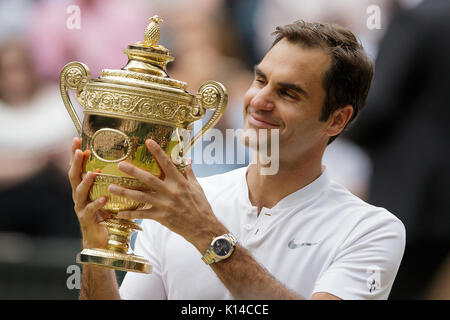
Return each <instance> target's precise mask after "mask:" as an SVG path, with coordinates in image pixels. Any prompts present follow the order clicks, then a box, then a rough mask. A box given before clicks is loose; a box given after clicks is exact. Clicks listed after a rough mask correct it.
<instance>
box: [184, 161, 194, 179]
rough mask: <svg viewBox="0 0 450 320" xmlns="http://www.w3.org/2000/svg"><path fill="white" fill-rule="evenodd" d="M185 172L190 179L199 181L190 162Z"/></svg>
mask: <svg viewBox="0 0 450 320" xmlns="http://www.w3.org/2000/svg"><path fill="white" fill-rule="evenodd" d="M184 174H185V176H186V179H188V181H192V182H197V178H196V177H195V174H194V171H193V170H192V165H191V164H189V165H187V166H186V168H184Z"/></svg>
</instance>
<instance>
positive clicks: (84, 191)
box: [73, 172, 95, 205]
mask: <svg viewBox="0 0 450 320" xmlns="http://www.w3.org/2000/svg"><path fill="white" fill-rule="evenodd" d="M94 178H95V173H93V172H88V173H87V174H86V175H85V176H84V178H83V180H82V181H81V182H80V184H79V185H78V186H77V188H76V189H75V194H74V199H73V200H74V201H75V205H83V204H85V203H86V202H87V201H88V196H89V190H90V189H91V186H92V184H93V183H94Z"/></svg>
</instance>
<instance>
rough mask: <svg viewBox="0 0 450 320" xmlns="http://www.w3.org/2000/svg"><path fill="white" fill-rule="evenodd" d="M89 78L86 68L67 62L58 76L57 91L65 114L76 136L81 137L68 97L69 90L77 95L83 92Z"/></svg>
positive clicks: (79, 125) (82, 65)
mask: <svg viewBox="0 0 450 320" xmlns="http://www.w3.org/2000/svg"><path fill="white" fill-rule="evenodd" d="M90 78H91V71H90V70H89V68H88V66H87V65H85V64H84V63H81V62H76V61H74V62H69V63H68V64H66V65H65V66H64V68H63V69H62V71H61V75H60V76H59V90H60V92H61V97H62V100H63V102H64V106H65V107H66V109H67V112H68V113H69V115H70V118H72V121H73V123H74V124H75V128H77V132H78V135H79V136H81V133H82V129H81V121H80V119H79V118H78V115H77V114H76V112H75V109H74V108H73V105H72V101H70V97H69V89H72V90H76V91H77V95H78V94H79V93H80V92H81V91H82V90H83V88H84V86H85V85H86V83H87V82H88V81H89V80H90Z"/></svg>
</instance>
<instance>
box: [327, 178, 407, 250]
mask: <svg viewBox="0 0 450 320" xmlns="http://www.w3.org/2000/svg"><path fill="white" fill-rule="evenodd" d="M328 200H329V201H330V205H331V206H332V208H330V209H331V211H334V212H335V214H336V215H338V216H339V217H340V219H338V221H339V222H340V223H343V224H345V225H346V226H347V228H349V229H350V230H349V237H348V239H347V240H349V241H350V240H357V239H361V238H362V237H364V238H378V237H380V236H382V237H387V238H391V239H396V241H397V242H398V243H399V246H400V247H404V244H405V241H406V240H405V238H406V230H405V226H404V225H403V223H402V221H401V220H400V219H398V218H397V217H396V216H395V215H394V214H393V213H391V212H389V211H388V210H387V209H386V208H383V207H378V206H375V205H372V204H369V203H367V202H365V201H363V200H362V199H360V198H359V197H357V196H355V195H353V194H352V193H351V192H350V191H348V190H347V189H346V188H345V187H343V186H342V185H340V184H338V183H336V182H333V181H332V182H331V183H330V188H329V193H328Z"/></svg>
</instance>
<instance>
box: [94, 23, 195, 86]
mask: <svg viewBox="0 0 450 320" xmlns="http://www.w3.org/2000/svg"><path fill="white" fill-rule="evenodd" d="M149 20H150V23H149V25H148V26H147V28H146V29H145V32H144V40H143V41H138V42H136V43H134V44H131V45H129V46H128V48H127V49H125V50H124V53H125V54H126V55H127V56H128V63H127V65H126V66H125V67H123V68H122V69H120V70H113V69H103V70H102V72H101V75H100V80H106V81H113V82H119V83H125V84H128V85H148V84H149V83H154V84H157V85H161V86H164V87H169V88H173V89H181V90H183V91H184V90H185V89H186V87H187V83H186V82H183V81H179V80H175V79H172V78H170V77H169V76H168V74H167V71H166V66H167V63H169V62H171V61H174V60H175V58H174V57H172V56H171V55H170V51H169V50H168V49H167V48H165V47H164V46H163V45H161V44H159V39H160V35H161V31H160V27H159V23H160V22H163V20H162V19H161V18H160V17H159V16H157V15H155V16H153V17H151V18H149Z"/></svg>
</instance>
